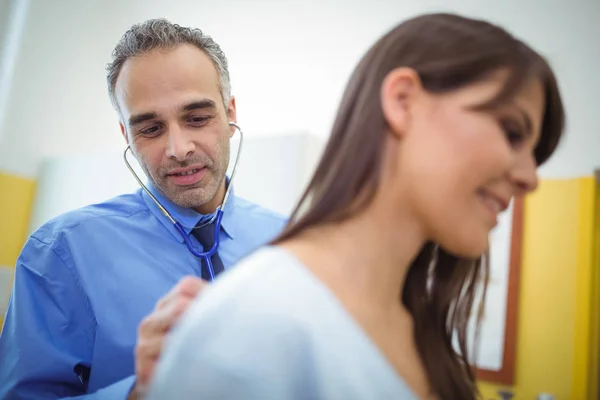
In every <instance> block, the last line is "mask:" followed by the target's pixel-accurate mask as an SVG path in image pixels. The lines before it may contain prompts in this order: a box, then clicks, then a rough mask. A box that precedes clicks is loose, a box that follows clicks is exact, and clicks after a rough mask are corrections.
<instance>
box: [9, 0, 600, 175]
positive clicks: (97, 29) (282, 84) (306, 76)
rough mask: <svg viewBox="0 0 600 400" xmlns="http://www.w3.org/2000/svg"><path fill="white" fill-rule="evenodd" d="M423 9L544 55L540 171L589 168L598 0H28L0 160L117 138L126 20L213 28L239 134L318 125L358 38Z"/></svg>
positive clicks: (598, 56)
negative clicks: (546, 88)
mask: <svg viewBox="0 0 600 400" xmlns="http://www.w3.org/2000/svg"><path fill="white" fill-rule="evenodd" d="M490 4H493V7H492V8H490ZM541 4H543V12H541V11H540V5H541ZM492 9H493V12H492ZM433 10H437V11H450V10H452V11H458V12H461V13H464V14H466V15H471V16H478V17H485V18H488V19H490V20H491V21H494V22H498V23H501V24H502V25H503V26H505V27H506V28H507V29H510V30H511V31H513V32H515V33H516V34H517V35H518V36H519V37H522V38H524V39H525V40H526V41H528V42H529V43H531V44H532V45H533V46H535V47H536V48H538V49H539V50H540V51H541V52H542V53H543V54H545V55H547V56H548V58H549V59H550V61H551V62H552V64H553V65H554V66H555V68H556V71H557V73H558V75H559V80H560V84H561V87H562V88H563V90H564V95H565V101H566V105H567V110H568V112H569V133H570V134H569V136H568V138H567V140H566V141H565V143H564V145H563V146H562V147H561V150H560V157H557V158H555V159H553V160H552V161H551V162H550V163H549V164H548V165H547V166H546V167H545V168H544V169H543V171H542V173H543V175H544V176H545V177H552V178H556V177H572V176H581V175H589V174H591V173H592V171H593V168H594V167H595V164H596V163H597V161H598V160H597V158H598V156H597V151H596V149H598V148H600V135H598V134H597V133H598V132H600V119H599V118H598V117H597V116H596V115H597V112H596V111H597V108H598V107H597V104H598V103H597V97H596V96H597V93H599V92H600V80H597V79H590V77H594V76H595V75H596V71H597V66H598V65H600V50H599V48H598V46H597V45H596V38H598V37H600V24H598V23H597V16H598V15H600V2H598V1H596V0H573V1H570V2H567V1H561V0H547V1H544V2H543V3H542V2H540V1H537V0H528V1H522V0H507V1H503V2H497V1H494V2H493V3H491V2H489V1H480V0H460V1H459V0H423V1H418V2H417V1H409V0H348V1H343V2H341V1H340V0H318V1H317V0H311V1H299V0H288V1H279V0H254V1H252V2H248V1H244V0H227V1H219V2H211V3H210V5H207V3H206V2H196V1H191V0H190V1H184V0H173V1H168V2H164V1H147V0H126V1H124V0H109V1H106V0H87V1H84V2H82V1H78V0H61V1H56V2H46V1H34V2H31V4H30V5H29V14H28V16H27V20H26V22H25V25H24V32H23V36H22V40H21V47H20V52H19V54H18V55H17V56H16V57H17V62H16V68H15V74H14V80H13V85H12V91H11V97H10V101H9V102H8V104H7V106H6V107H7V110H6V118H5V121H4V124H3V125H2V126H0V170H2V171H5V172H12V173H17V174H19V175H26V176H35V174H36V172H37V169H38V168H39V165H40V162H41V160H42V159H43V158H45V157H51V156H58V155H63V154H73V153H78V152H83V153H88V152H89V153H94V152H102V151H105V150H118V149H120V148H121V147H122V145H123V143H122V138H121V136H120V134H119V131H118V127H117V124H116V122H117V121H116V116H115V113H114V112H113V110H112V108H111V105H110V103H109V101H108V98H107V94H106V87H105V78H104V66H105V64H106V63H107V62H108V61H109V59H110V53H111V51H112V48H113V46H114V44H115V43H116V42H117V40H118V39H119V37H120V36H121V35H122V33H123V32H124V31H125V30H126V29H127V27H128V26H130V25H131V24H132V23H134V22H137V21H141V20H143V19H146V18H149V17H157V16H164V17H168V18H170V19H172V20H174V21H177V22H178V23H180V24H183V25H193V26H198V27H201V28H202V29H204V30H205V31H206V32H208V33H209V34H211V35H213V36H214V37H215V39H216V40H217V41H218V42H219V43H220V44H221V45H222V47H223V49H224V50H225V52H226V53H227V55H228V57H229V61H230V65H231V76H232V85H233V90H234V94H235V95H236V96H237V100H238V102H237V105H238V117H239V121H240V123H241V124H242V126H243V127H244V129H245V131H246V132H247V134H248V135H254V134H278V133H280V132H285V131H288V130H293V131H308V132H311V133H314V134H316V135H319V136H327V134H328V130H329V127H330V125H331V123H332V121H333V117H334V114H335V110H336V108H337V103H338V101H339V99H340V96H341V93H342V90H343V88H344V85H345V83H346V81H347V79H348V77H349V75H350V73H351V71H352V69H353V68H354V66H355V64H356V63H357V62H358V60H359V58H360V57H361V56H362V54H363V53H364V52H365V51H366V49H367V48H368V46H370V45H371V43H372V42H373V41H374V40H375V39H376V38H377V37H379V36H380V35H381V34H383V33H384V32H385V31H387V30H388V29H389V28H391V27H392V26H393V25H395V24H396V23H397V22H399V21H400V20H402V19H405V18H407V17H410V16H413V15H415V14H417V13H421V12H424V11H433ZM532 16H535V18H532ZM59 21H60V22H59ZM567 24H568V29H564V28H565V26H566V25H567ZM41 38H43V40H41ZM2 138H4V139H3V140H2Z"/></svg>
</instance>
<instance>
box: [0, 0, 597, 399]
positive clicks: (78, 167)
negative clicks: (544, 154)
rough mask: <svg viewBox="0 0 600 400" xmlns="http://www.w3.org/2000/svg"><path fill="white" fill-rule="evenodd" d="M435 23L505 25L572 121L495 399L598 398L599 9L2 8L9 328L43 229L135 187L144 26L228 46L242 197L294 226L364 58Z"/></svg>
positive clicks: (483, 1) (121, 3)
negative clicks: (23, 253)
mask: <svg viewBox="0 0 600 400" xmlns="http://www.w3.org/2000/svg"><path fill="white" fill-rule="evenodd" d="M431 11H436V12H444V11H449V12H458V13H461V14H463V15H466V16H473V17H479V18H484V19H487V20H489V21H491V22H494V23H498V24H500V25H502V26H503V27H505V28H506V29H508V30H509V31H510V32H512V33H513V34H515V35H516V36H518V37H520V38H522V39H523V40H524V41H526V42H527V43H528V44H530V45H531V46H533V47H534V48H535V49H536V50H538V51H539V52H541V53H542V54H543V55H544V56H546V57H547V58H548V59H549V61H550V63H551V65H552V66H553V67H554V69H555V72H556V74H557V75H558V80H559V84H560V87H561V90H562V93H563V96H564V100H565V103H566V110H567V117H568V127H567V135H566V137H565V140H564V142H563V143H562V144H561V147H560V149H559V151H558V152H557V153H556V155H555V156H554V157H553V158H552V159H551V160H550V162H548V163H547V165H545V166H544V167H543V168H542V169H541V171H540V174H541V178H542V182H541V186H540V189H539V190H538V191H537V192H536V193H535V194H534V195H532V196H531V197H529V198H528V199H527V200H526V202H525V204H524V207H523V210H524V211H523V215H522V223H523V227H522V232H520V238H519V243H520V244H521V252H520V253H519V260H518V261H519V263H518V266H519V268H517V269H511V270H510V271H511V273H513V275H512V276H509V271H508V268H505V271H504V270H502V271H501V273H500V274H499V279H500V281H502V282H503V283H502V282H501V285H504V286H503V287H504V288H505V290H500V291H499V292H498V293H499V294H498V295H497V296H496V297H494V298H492V300H491V301H492V303H493V302H496V303H495V304H496V305H497V306H499V308H495V309H497V310H500V311H499V312H500V314H498V315H497V316H496V320H498V321H500V322H503V321H507V318H509V317H506V315H508V314H509V313H513V314H514V315H513V314H510V315H512V317H514V320H515V321H516V322H515V323H514V324H512V325H511V328H510V329H508V328H507V326H506V324H504V323H501V324H499V325H497V328H496V327H494V328H493V329H491V328H490V332H488V333H489V334H490V335H491V336H490V338H491V339H490V340H491V341H494V340H495V341H496V342H495V343H496V344H492V345H491V346H496V347H494V349H495V350H494V351H495V353H494V354H495V355H494V356H492V357H496V361H493V362H491V363H490V364H489V369H491V373H488V374H483V375H482V379H481V388H482V390H483V393H484V395H485V398H486V399H491V398H499V397H498V396H499V395H498V393H497V392H498V390H500V389H506V390H507V391H509V392H511V393H513V394H514V396H515V397H514V398H516V399H535V398H536V396H538V395H539V394H540V393H549V394H551V395H553V396H555V398H557V399H572V400H579V399H581V400H588V399H590V400H591V399H597V398H598V380H599V378H600V375H599V373H598V362H599V359H600V350H599V347H600V346H599V342H600V335H599V333H598V332H599V324H600V318H599V317H598V316H599V314H600V308H599V304H600V283H599V282H600V274H599V273H598V270H599V267H600V257H599V252H600V222H599V221H600V200H599V199H600V191H599V186H598V180H597V179H596V176H595V172H596V169H597V168H600V78H599V77H598V71H599V70H600V44H598V42H599V40H600V0H570V1H568V0H545V1H542V0H505V1H487V0H445V1H444V0H440V1H433V0H421V1H408V0H345V1H342V0H319V1H316V0H312V1H311V0H304V1H291V0H252V1H242V0H220V1H191V0H190V1H186V0H169V1H159V0H145V1H142V0H118V1H117V0H104V1H100V0H53V1H46V0H0V313H1V314H0V318H1V316H3V315H4V307H6V301H7V299H8V294H9V291H10V286H11V283H12V271H13V269H14V264H15V260H16V258H17V256H18V254H19V252H20V250H21V247H22V245H23V243H24V241H25V240H26V238H27V236H28V235H29V234H30V233H31V232H32V231H33V230H35V229H36V228H37V227H39V226H40V225H41V224H42V223H44V222H46V221H47V220H49V219H50V218H53V217H55V216H57V215H59V214H60V213H62V212H64V211H67V210H70V209H73V208H77V207H80V206H83V205H86V204H89V203H93V202H99V201H103V200H105V199H107V198H109V197H112V196H114V195H118V194H120V193H123V192H128V191H133V190H135V189H136V185H135V182H134V181H133V179H132V178H130V177H129V175H128V172H127V170H126V169H125V167H124V166H123V163H122V151H123V149H124V141H123V138H122V136H121V134H120V131H119V127H118V120H117V115H116V113H115V112H114V110H113V108H112V106H111V104H110V101H109V98H108V95H107V89H106V81H105V65H106V64H107V63H108V62H109V61H110V56H111V52H112V49H113V47H114V46H115V44H116V43H117V41H118V40H119V38H120V37H121V35H122V34H123V33H124V32H125V31H126V30H127V28H128V27H129V26H130V25H132V24H134V23H137V22H141V21H143V20H145V19H148V18H155V17H166V18H168V19H169V20H171V21H172V22H176V23H178V24H180V25H184V26H193V27H198V28H201V29H202V30H204V31H205V32H206V33H208V34H209V35H211V36H212V37H213V38H214V39H215V40H216V41H217V42H218V43H219V44H220V45H221V47H222V48H223V50H224V51H225V53H226V55H227V57H228V59H229V64H230V74H231V81H232V89H233V94H234V95H235V96H236V99H237V100H236V101H237V108H238V121H239V123H240V125H241V127H242V128H243V129H244V133H245V134H246V136H245V137H246V139H247V140H246V142H245V143H244V146H245V147H244V153H243V155H242V161H241V163H240V169H239V170H238V171H239V175H238V178H237V181H236V194H238V195H241V196H242V197H246V198H248V199H250V200H253V201H256V202H258V203H260V204H262V205H265V206H267V207H269V208H272V209H275V210H277V211H279V212H282V213H289V211H290V210H291V207H292V206H293V204H294V202H295V200H296V199H297V198H298V196H299V194H300V192H301V190H302V188H303V186H304V184H305V183H306V180H307V179H308V177H309V176H310V173H311V171H312V168H314V166H315V161H316V160H317V159H318V157H319V154H320V151H321V150H322V148H323V144H324V143H325V141H326V139H327V137H328V134H329V129H330V127H331V124H332V122H333V118H334V116H335V112H336V107H337V104H338V101H339V99H340V98H341V95H342V91H343V88H344V86H345V84H346V82H347V80H348V78H349V75H350V73H351V72H352V70H353V68H354V67H355V65H356V64H357V62H358V60H359V58H360V57H361V56H362V55H363V54H364V53H365V51H366V50H367V49H368V47H369V46H370V45H371V44H372V43H373V42H374V41H375V40H376V39H377V38H378V37H379V36H381V35H382V34H383V33H385V32H386V31H388V30H389V29H390V28H392V27H393V26H394V25H396V24H397V23H399V22H401V21H402V20H404V19H406V18H409V17H412V16H414V15H417V14H420V13H424V12H431ZM506 223H507V224H510V221H508V222H506ZM506 231H507V232H508V233H507V235H510V234H511V233H510V229H507V230H506ZM508 239H510V237H508ZM505 241H506V238H505ZM503 246H504V245H503ZM504 247H505V248H506V249H505V252H507V253H506V254H505V256H506V257H505V258H506V259H508V258H510V257H509V254H508V252H510V249H509V247H510V246H504ZM499 268H500V270H501V269H502V267H499ZM512 271H515V272H512ZM514 274H517V275H514ZM511 285H512V286H511ZM509 295H511V296H513V297H512V300H510V301H509V300H508V297H509ZM513 325H514V326H513ZM490 326H491V325H490ZM494 326H496V325H494ZM511 332H512V333H511ZM507 335H508V336H507ZM507 337H514V340H513V341H512V342H511V345H510V346H509V347H514V351H512V352H511V354H512V355H511V356H510V357H508V356H507V352H506V344H507V340H512V339H507ZM490 343H491V342H490ZM508 350H510V348H509V349H508ZM1 361H2V360H0V362H1ZM484 361H485V360H482V362H484ZM509 370H510V371H509ZM503 371H504V372H503ZM507 371H509V372H510V373H509V374H508V375H507V374H506V372H507Z"/></svg>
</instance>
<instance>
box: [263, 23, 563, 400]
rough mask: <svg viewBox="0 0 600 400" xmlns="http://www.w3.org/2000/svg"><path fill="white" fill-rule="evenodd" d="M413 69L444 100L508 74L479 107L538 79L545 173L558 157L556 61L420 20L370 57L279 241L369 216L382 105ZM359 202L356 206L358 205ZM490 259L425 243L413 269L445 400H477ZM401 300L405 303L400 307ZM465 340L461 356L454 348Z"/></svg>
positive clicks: (418, 316)
mask: <svg viewBox="0 0 600 400" xmlns="http://www.w3.org/2000/svg"><path fill="white" fill-rule="evenodd" d="M398 67H409V68H412V69H414V70H415V71H416V72H417V73H418V75H419V77H420V80H421V83H422V85H423V87H424V88H425V90H427V91H429V92H431V93H444V92H449V91H452V90H456V89H458V88H460V87H464V86H466V85H469V84H471V83H474V82H476V81H478V80H481V79H485V78H486V76H488V75H489V74H491V73H493V72H496V71H497V70H499V69H506V70H508V71H509V78H508V79H507V81H506V83H505V85H504V87H503V89H502V90H501V91H500V92H499V93H498V95H497V96H496V97H495V98H494V99H492V101H490V102H488V103H486V104H482V105H481V106H480V108H482V109H483V108H494V107H496V106H498V105H500V104H503V103H504V102H506V101H507V100H510V99H511V98H512V97H513V96H514V95H515V93H516V92H517V90H519V89H520V88H521V87H522V85H523V84H524V83H526V82H527V81H528V80H530V79H532V78H537V79H538V80H539V81H540V82H541V83H542V85H543V88H544V92H545V112H544V116H543V124H542V134H541V139H540V141H539V144H538V145H537V147H536V150H535V157H536V160H537V163H538V165H539V164H541V163H543V162H544V161H546V160H547V159H548V158H549V157H550V155H551V154H552V153H553V152H554V150H555V149H556V147H557V145H558V142H559V139H560V137H561V135H562V132H563V129H564V110H563V105H562V101H561V98H560V94H559V90H558V87H557V83H556V79H555V77H554V74H553V73H552V71H551V69H550V67H549V65H548V63H547V62H546V61H545V60H544V58H543V57H541V56H540V55H539V54H537V53H536V52H535V51H533V50H532V49H530V48H529V47H528V46H527V45H525V44H524V43H523V42H521V41H520V40H518V39H516V38H515V37H513V36H512V35H510V34H509V33H508V32H506V31H505V30H503V29H502V28H500V27H497V26H494V25H492V24H490V23H487V22H485V21H480V20H474V19H469V18H464V17H460V16H457V15H451V14H429V15H423V16H419V17H416V18H413V19H410V20H408V21H405V22H404V23H402V24H400V25H398V26H397V27H395V28H394V29H393V30H391V31H390V32H389V33H387V34H386V35H385V36H383V37H382V38H381V39H379V40H378V41H377V42H376V43H375V44H374V45H373V46H372V47H371V49H370V50H369V51H368V52H367V54H366V55H365V56H364V57H363V58H362V60H361V61H360V63H359V64H358V66H357V68H356V69H355V71H354V73H353V74H352V76H351V78H350V81H349V83H348V86H347V88H346V90H345V93H344V96H343V98H342V102H341V105H340V108H339V110H338V113H337V117H336V119H335V123H334V126H333V130H332V132H331V136H330V139H329V142H328V144H327V146H326V148H325V150H324V153H323V155H322V157H321V160H320V162H319V164H318V166H317V169H316V171H315V173H314V175H313V177H312V180H311V181H310V183H309V185H308V187H307V189H306V191H305V192H304V194H303V196H302V197H301V199H300V202H299V203H298V205H297V207H296V209H295V211H294V212H293V214H292V217H291V219H290V223H289V224H288V226H287V227H286V229H285V230H284V232H283V233H282V234H281V235H280V236H279V237H278V238H277V239H276V240H275V241H274V242H273V243H279V242H281V241H284V240H287V239H290V238H292V237H295V236H297V235H298V234H299V233H301V232H302V231H304V230H306V229H307V228H311V227H314V226H316V225H320V224H323V223H330V222H339V221H342V220H344V219H347V218H349V217H350V216H352V215H355V214H356V213H357V212H360V211H361V210H363V209H364V208H365V207H366V206H367V205H368V204H369V203H370V202H371V200H372V199H373V197H374V195H375V192H376V190H377V189H378V187H379V184H380V178H381V169H382V163H381V160H382V159H383V146H384V144H385V139H386V131H387V129H388V126H387V123H386V120H385V118H384V115H383V112H382V106H381V99H380V90H381V85H382V82H383V80H384V78H385V76H386V75H387V74H388V73H389V72H390V71H392V70H393V69H395V68H398ZM357 202H358V206H357ZM487 274H488V266H487V262H485V260H482V259H481V258H480V259H477V260H472V259H462V258H460V257H457V256H454V255H452V254H450V253H448V252H447V251H445V250H444V249H442V248H439V246H438V245H437V244H435V243H427V244H426V245H425V246H424V247H423V248H422V249H421V251H420V253H419V254H418V256H417V257H416V258H415V260H414V261H413V262H412V264H411V266H410V269H409V272H408V274H407V278H406V283H405V286H404V289H403V293H402V299H401V301H402V302H403V303H404V305H405V306H406V308H407V309H408V310H409V312H410V313H411V314H412V316H413V318H414V321H415V325H414V337H415V340H416V345H417V349H418V351H419V354H420V356H421V359H422V362H423V364H424V367H425V370H426V372H427V376H428V379H429V381H430V383H431V385H432V388H433V390H434V392H435V394H436V395H438V396H439V397H440V398H442V399H445V400H447V399H460V400H467V399H474V398H475V397H476V395H477V387H476V382H475V374H474V371H473V369H472V367H471V365H470V360H471V358H470V354H469V349H468V348H467V347H468V346H467V342H468V341H467V322H468V319H469V315H470V314H471V311H472V308H473V306H474V303H475V298H476V294H477V293H476V292H477V290H479V289H478V288H480V286H479V283H480V282H483V288H484V289H483V291H484V292H485V287H486V286H487ZM399 300H400V299H399ZM453 334H456V338H457V339H458V340H457V341H458V348H459V351H455V348H454V347H453V344H452V339H453Z"/></svg>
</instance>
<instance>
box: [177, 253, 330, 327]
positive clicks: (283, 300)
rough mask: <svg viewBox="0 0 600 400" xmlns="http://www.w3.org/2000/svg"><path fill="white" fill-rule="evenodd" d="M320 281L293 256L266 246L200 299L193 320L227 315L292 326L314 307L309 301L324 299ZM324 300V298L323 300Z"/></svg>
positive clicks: (214, 285) (235, 268)
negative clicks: (291, 323)
mask: <svg viewBox="0 0 600 400" xmlns="http://www.w3.org/2000/svg"><path fill="white" fill-rule="evenodd" d="M320 292H322V287H321V284H320V282H319V281H318V280H317V279H316V277H314V276H313V275H312V274H311V273H310V272H309V271H308V269H307V268H306V267H305V266H304V265H303V264H302V263H301V262H300V261H298V260H297V259H296V258H295V257H294V256H293V255H292V254H290V253H289V252H287V251H286V250H283V249H282V248H280V247H276V246H266V247H263V248H261V249H259V250H257V251H255V252H254V253H252V254H250V255H249V256H247V257H246V258H244V259H243V260H242V261H241V262H240V263H239V264H238V265H236V266H235V267H233V268H232V269H231V270H228V271H226V272H225V273H223V274H222V275H221V276H220V277H219V278H218V279H217V280H216V281H215V283H214V284H213V285H212V286H210V287H208V288H207V289H206V290H205V291H204V292H203V293H201V295H200V296H199V297H198V299H196V301H195V302H194V304H193V306H192V307H191V309H190V311H189V315H188V317H189V318H193V319H200V318H207V317H208V316H210V315H214V316H215V317H216V318H218V319H221V316H222V315H224V314H229V315H232V316H233V315H236V316H237V317H238V318H243V319H249V320H255V321H256V320H259V319H261V320H263V321H262V322H263V323H264V322H265V321H264V319H266V318H272V317H274V316H277V317H278V319H277V321H279V322H282V323H283V322H285V323H288V324H289V323H290V322H291V320H293V319H298V318H299V319H302V318H305V317H306V316H309V315H311V314H307V308H308V309H310V308H311V301H308V302H307V298H308V299H310V298H314V297H315V296H317V297H320V296H322V293H320ZM321 300H322V299H321Z"/></svg>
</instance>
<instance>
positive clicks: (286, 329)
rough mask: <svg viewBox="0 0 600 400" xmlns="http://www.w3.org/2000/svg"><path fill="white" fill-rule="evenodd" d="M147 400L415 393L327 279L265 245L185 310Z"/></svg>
mask: <svg viewBox="0 0 600 400" xmlns="http://www.w3.org/2000/svg"><path fill="white" fill-rule="evenodd" d="M148 399H149V400H158V399H178V400H185V399H247V400H270V399H273V400H300V399H306V400H309V399H310V400H338V399H339V400H353V399H357V400H358V399H360V400H368V399H372V400H382V399H407V400H410V399H416V396H414V395H413V394H412V392H411V391H410V389H409V388H408V386H406V384H405V383H404V382H403V381H402V379H401V378H400V377H399V375H398V374H397V373H396V372H395V370H394V369H393V368H392V366H391V364H389V363H388V361H387V360H386V359H385V358H384V356H383V354H382V353H381V352H380V351H379V349H378V348H377V347H376V346H375V345H374V344H373V343H372V342H371V340H370V339H369V337H368V336H367V335H366V334H365V333H364V331H363V330H362V329H361V328H360V327H359V325H358V324H357V323H356V322H355V321H354V320H353V319H352V317H351V316H350V315H349V314H348V312H347V311H346V310H345V309H344V308H343V306H342V305H341V303H340V302H339V301H338V299H337V298H336V297H335V296H334V295H333V293H332V292H330V291H329V289H328V288H326V286H325V285H323V284H322V283H321V281H319V280H318V279H317V278H316V277H315V276H314V275H313V274H312V273H311V272H310V271H309V270H308V269H307V268H306V267H305V266H304V265H303V264H302V263H300V262H299V261H298V260H297V259H296V258H295V257H293V256H292V255H291V254H290V253H288V252H287V251H285V250H283V249H281V248H279V247H265V248H262V249H261V250H258V251H257V252H255V253H254V254H252V255H251V256H249V257H247V258H246V259H244V260H243V261H242V262H241V263H240V264H239V265H238V266H237V267H236V268H234V269H232V270H229V271H226V272H224V273H223V275H221V277H219V279H217V281H216V282H215V284H214V285H213V286H212V287H209V288H207V289H205V290H204V291H203V292H202V294H201V295H200V296H199V298H198V299H197V300H196V301H195V302H194V303H193V305H192V306H191V307H190V309H189V310H188V312H186V314H185V315H184V317H183V318H182V321H181V323H179V324H178V326H177V327H176V329H175V330H174V332H173V334H172V335H170V336H169V338H168V340H167V344H166V347H165V350H164V353H163V356H162V359H161V361H160V362H159V365H158V366H157V370H156V374H155V378H154V380H153V384H152V386H151V388H150V394H149V396H148Z"/></svg>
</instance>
